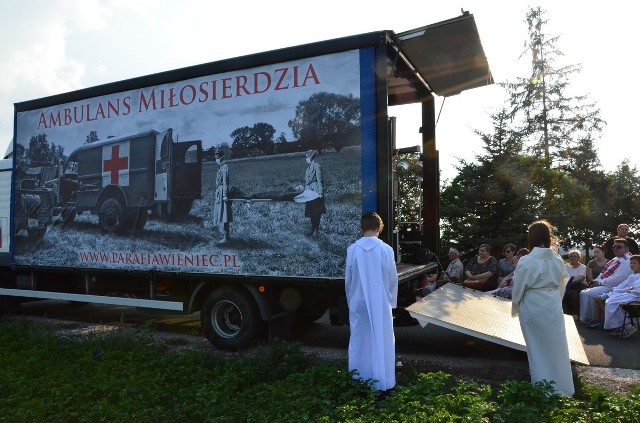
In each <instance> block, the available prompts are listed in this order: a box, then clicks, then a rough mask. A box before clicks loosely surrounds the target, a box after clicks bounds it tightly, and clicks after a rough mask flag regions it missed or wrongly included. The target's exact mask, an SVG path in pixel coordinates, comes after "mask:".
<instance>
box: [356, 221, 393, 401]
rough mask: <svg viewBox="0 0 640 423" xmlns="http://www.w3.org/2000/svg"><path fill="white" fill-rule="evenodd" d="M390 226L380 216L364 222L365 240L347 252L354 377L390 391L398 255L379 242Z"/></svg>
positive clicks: (379, 388)
mask: <svg viewBox="0 0 640 423" xmlns="http://www.w3.org/2000/svg"><path fill="white" fill-rule="evenodd" d="M383 227H384V224H383V223H382V219H381V218H380V216H378V214H377V213H374V212H367V213H364V214H363V215H362V218H361V219H360V229H361V230H362V235H363V236H362V238H360V239H359V240H357V241H356V242H355V243H353V244H351V245H350V246H349V248H348V249H347V261H346V267H345V290H346V294H347V304H348V306H349V327H350V329H351V335H350V337H349V350H348V356H349V371H353V370H355V371H357V375H356V376H355V377H357V378H361V379H365V380H366V379H371V380H373V388H374V389H376V390H378V391H382V392H384V391H388V390H389V389H391V388H393V387H394V386H395V384H396V374H395V371H396V362H395V337H394V333H393V314H392V309H394V308H395V307H396V305H397V301H398V272H397V269H396V262H395V255H394V253H393V249H392V248H391V247H390V246H389V245H387V244H385V243H384V242H382V241H381V240H380V239H378V236H379V235H380V232H381V231H382V228H383Z"/></svg>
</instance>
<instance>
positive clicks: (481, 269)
mask: <svg viewBox="0 0 640 423" xmlns="http://www.w3.org/2000/svg"><path fill="white" fill-rule="evenodd" d="M464 275H465V276H466V279H465V280H464V282H462V285H464V286H466V287H467V288H473V289H477V290H479V291H488V290H490V289H495V288H496V286H497V279H498V260H496V258H495V257H493V256H492V255H491V246H490V245H489V244H482V245H480V247H478V255H477V256H475V257H474V258H472V259H471V260H469V263H467V268H466V269H465V271H464Z"/></svg>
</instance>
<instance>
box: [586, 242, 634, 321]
mask: <svg viewBox="0 0 640 423" xmlns="http://www.w3.org/2000/svg"><path fill="white" fill-rule="evenodd" d="M613 252H614V254H615V255H616V256H615V257H614V258H612V259H611V260H609V261H608V262H607V264H605V265H604V267H603V268H602V272H600V275H598V277H597V278H595V279H594V280H593V283H592V284H591V285H590V286H589V288H587V289H584V290H582V291H580V316H579V318H580V322H582V323H583V324H584V325H587V326H590V327H599V326H600V325H601V324H602V322H599V321H598V316H597V313H596V307H595V299H596V297H599V296H601V295H602V294H606V293H607V292H610V291H611V290H613V288H615V287H616V286H618V285H620V283H621V282H622V281H624V280H625V279H627V278H628V277H629V275H631V267H630V266H629V257H631V253H629V242H627V240H626V239H624V238H617V239H616V240H615V242H614V243H613Z"/></svg>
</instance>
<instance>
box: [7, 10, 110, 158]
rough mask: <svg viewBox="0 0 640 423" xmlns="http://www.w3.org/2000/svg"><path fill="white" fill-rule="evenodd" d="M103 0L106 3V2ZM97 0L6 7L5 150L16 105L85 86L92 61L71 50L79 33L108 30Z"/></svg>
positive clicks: (105, 18) (105, 14)
mask: <svg viewBox="0 0 640 423" xmlns="http://www.w3.org/2000/svg"><path fill="white" fill-rule="evenodd" d="M102 3H103V2H102ZM102 3H101V2H99V1H97V0H50V1H47V2H42V1H35V0H24V1H8V2H4V3H3V5H2V10H1V11H0V38H1V39H2V40H4V42H3V48H2V49H0V75H2V78H0V150H2V151H4V148H3V147H2V146H3V145H5V144H6V143H8V142H9V141H10V139H11V134H12V133H13V127H12V126H13V125H12V122H13V107H12V105H13V103H15V102H21V101H25V100H31V99H34V98H40V97H45V96H48V95H52V94H58V93H61V92H65V91H70V90H74V89H78V88H81V87H83V86H84V84H83V78H84V77H85V74H86V64H85V63H83V62H82V61H81V60H80V59H78V58H76V57H72V56H70V55H69V54H68V49H67V46H68V39H69V37H71V36H72V35H74V34H77V33H82V32H86V31H93V30H96V29H100V28H103V27H104V26H105V25H106V24H107V20H108V18H109V16H110V13H109V11H108V9H106V8H105V7H104V6H102Z"/></svg>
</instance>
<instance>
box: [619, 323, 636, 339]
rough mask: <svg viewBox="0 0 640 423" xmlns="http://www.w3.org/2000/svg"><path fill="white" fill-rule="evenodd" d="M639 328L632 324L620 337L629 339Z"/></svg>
mask: <svg viewBox="0 0 640 423" xmlns="http://www.w3.org/2000/svg"><path fill="white" fill-rule="evenodd" d="M637 331H638V329H637V328H636V327H635V326H631V327H630V328H629V329H627V328H625V329H624V330H623V331H622V334H621V335H620V338H622V339H627V338H629V337H630V336H631V335H633V334H634V333H636V332H637Z"/></svg>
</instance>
